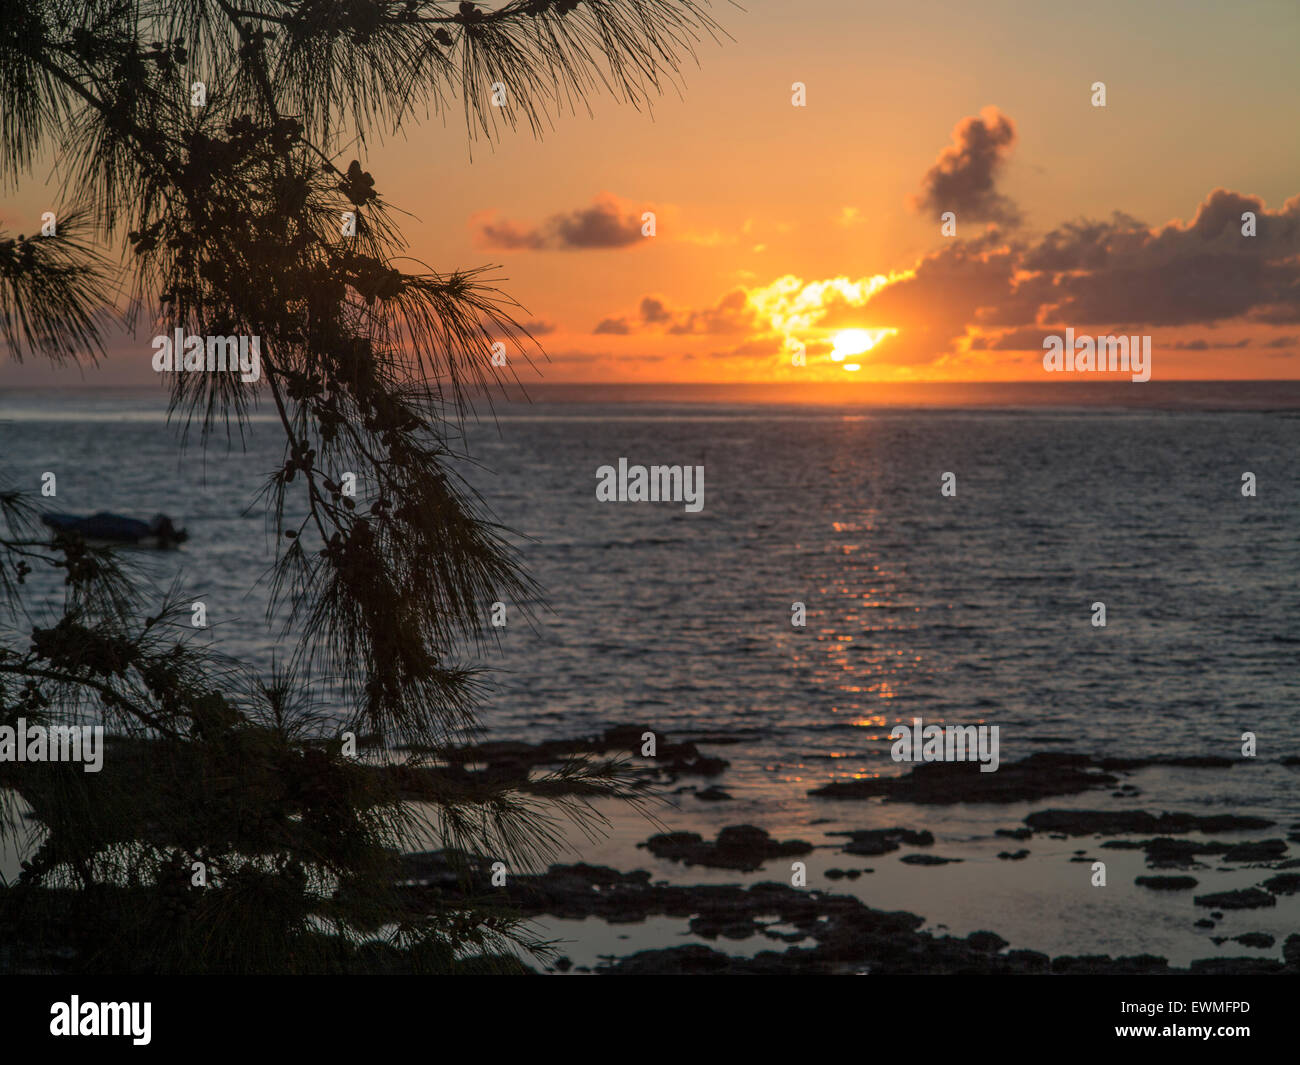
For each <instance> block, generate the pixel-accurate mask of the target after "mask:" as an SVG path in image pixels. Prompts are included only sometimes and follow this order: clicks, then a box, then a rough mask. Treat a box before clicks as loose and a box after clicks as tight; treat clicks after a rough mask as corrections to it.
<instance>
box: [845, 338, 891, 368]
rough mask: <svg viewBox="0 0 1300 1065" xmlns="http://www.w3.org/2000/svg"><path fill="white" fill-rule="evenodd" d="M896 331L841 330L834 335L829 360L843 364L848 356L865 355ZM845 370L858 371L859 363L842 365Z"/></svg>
mask: <svg viewBox="0 0 1300 1065" xmlns="http://www.w3.org/2000/svg"><path fill="white" fill-rule="evenodd" d="M897 332H898V330H897V329H842V330H840V331H839V332H838V333H836V334H835V340H834V341H833V343H832V347H831V359H832V360H833V361H835V362H844V360H845V359H846V358H847V357H848V356H850V355H865V354H866V353H867V352H869V351H870V350H871V349H872V348H874V347H875V346H876V345H877V344H879V343H880V342H881V341H882V340H883V339H884V338H885V337H887V336H893V335H894V334H895V333H897ZM844 369H846V370H860V369H862V366H861V364H860V363H856V362H849V363H845V364H844Z"/></svg>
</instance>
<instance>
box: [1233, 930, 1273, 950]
mask: <svg viewBox="0 0 1300 1065" xmlns="http://www.w3.org/2000/svg"><path fill="white" fill-rule="evenodd" d="M1232 938H1233V939H1234V940H1236V941H1237V942H1238V943H1240V944H1241V945H1242V946H1243V947H1259V948H1260V949H1261V950H1267V949H1268V948H1269V947H1271V946H1272V945H1273V944H1274V943H1276V942H1277V940H1275V939H1274V938H1273V937H1272V936H1270V935H1269V934H1268V933H1267V932H1243V933H1242V934H1241V935H1239V936H1233V937H1232Z"/></svg>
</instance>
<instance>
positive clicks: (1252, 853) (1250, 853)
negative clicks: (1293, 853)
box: [1223, 839, 1286, 862]
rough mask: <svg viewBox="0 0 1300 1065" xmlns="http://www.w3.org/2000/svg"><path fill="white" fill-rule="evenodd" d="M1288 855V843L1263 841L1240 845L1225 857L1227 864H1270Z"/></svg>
mask: <svg viewBox="0 0 1300 1065" xmlns="http://www.w3.org/2000/svg"><path fill="white" fill-rule="evenodd" d="M1285 853H1286V841H1285V840H1281V839H1263V840H1258V841H1257V842H1253V843H1238V844H1237V845H1236V846H1235V847H1233V848H1232V849H1231V850H1229V851H1228V852H1227V853H1226V854H1225V855H1224V856H1223V860H1224V861H1225V862H1270V861H1273V860H1274V859H1275V858H1281V857H1282V855H1284V854H1285Z"/></svg>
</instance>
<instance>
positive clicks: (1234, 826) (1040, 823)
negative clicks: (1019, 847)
mask: <svg viewBox="0 0 1300 1065" xmlns="http://www.w3.org/2000/svg"><path fill="white" fill-rule="evenodd" d="M1025 824H1027V825H1028V826H1029V827H1030V828H1032V829H1033V830H1034V831H1035V832H1064V833H1065V834H1066V835H1070V836H1090V835H1123V834H1127V833H1137V832H1141V833H1166V834H1172V835H1180V834H1182V833H1185V832H1239V831H1245V830H1247V829H1252V828H1268V827H1269V826H1271V825H1272V824H1274V822H1272V821H1266V820H1265V819H1264V818H1262V817H1238V816H1237V815H1235V814H1209V815H1206V816H1203V817H1198V816H1196V815H1195V814H1171V813H1163V814H1160V815H1159V816H1158V817H1157V816H1155V815H1154V814H1149V813H1147V812H1146V811H1145V810H1039V811H1038V812H1037V813H1032V814H1030V815H1029V816H1028V817H1026V818H1025Z"/></svg>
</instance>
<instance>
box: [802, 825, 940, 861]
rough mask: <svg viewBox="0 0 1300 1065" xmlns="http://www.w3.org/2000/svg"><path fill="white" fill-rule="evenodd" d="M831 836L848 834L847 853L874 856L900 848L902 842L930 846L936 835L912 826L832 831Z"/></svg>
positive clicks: (845, 849)
mask: <svg viewBox="0 0 1300 1065" xmlns="http://www.w3.org/2000/svg"><path fill="white" fill-rule="evenodd" d="M827 834H828V835H831V836H848V837H849V842H848V843H846V844H844V853H845V854H858V855H862V856H865V857H874V856H876V855H877V854H888V853H889V852H890V851H896V850H898V848H899V846H900V845H901V844H904V843H907V844H909V845H911V846H913V847H929V846H931V845H933V843H934V836H933V835H932V834H931V833H930V832H928V831H925V830H922V831H920V832H917V831H915V830H914V829H910V828H865V829H857V830H854V831H852V832H830V833H827Z"/></svg>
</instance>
